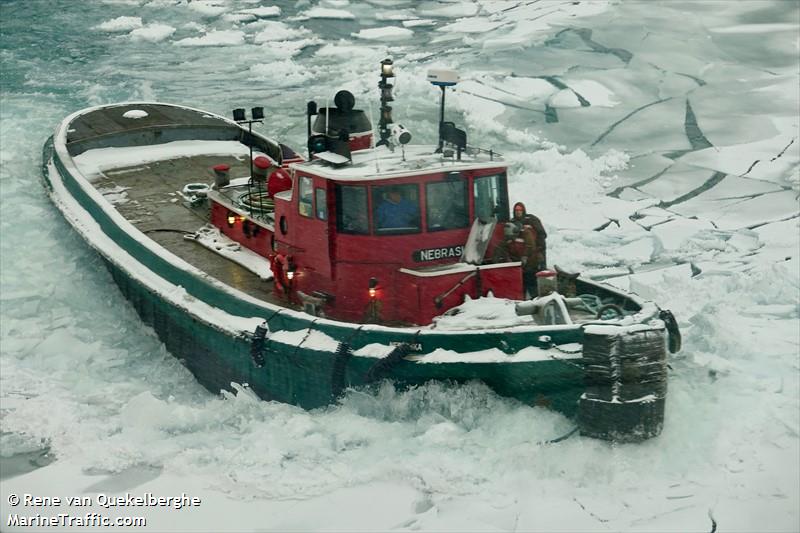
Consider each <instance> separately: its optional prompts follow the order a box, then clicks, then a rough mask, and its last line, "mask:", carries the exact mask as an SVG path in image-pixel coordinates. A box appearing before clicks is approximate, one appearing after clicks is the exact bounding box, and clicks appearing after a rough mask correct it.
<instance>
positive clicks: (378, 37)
mask: <svg viewBox="0 0 800 533" xmlns="http://www.w3.org/2000/svg"><path fill="white" fill-rule="evenodd" d="M351 35H352V36H353V37H355V38H357V39H364V40H367V41H405V40H407V39H410V38H411V37H413V35H414V31H413V30H410V29H408V28H400V27H399V26H386V27H384V28H366V29H363V30H360V31H358V32H357V33H353V34H351Z"/></svg>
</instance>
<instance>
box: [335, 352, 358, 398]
mask: <svg viewBox="0 0 800 533" xmlns="http://www.w3.org/2000/svg"><path fill="white" fill-rule="evenodd" d="M351 357H353V350H352V349H351V348H350V345H349V344H348V343H347V342H340V343H339V345H338V346H337V347H336V352H335V354H334V360H333V371H332V373H331V398H333V399H336V398H338V397H339V396H341V394H342V391H343V390H344V378H345V371H346V370H347V362H348V361H350V358H351Z"/></svg>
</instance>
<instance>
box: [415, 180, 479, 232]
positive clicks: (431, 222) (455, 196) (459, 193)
mask: <svg viewBox="0 0 800 533" xmlns="http://www.w3.org/2000/svg"><path fill="white" fill-rule="evenodd" d="M454 174H455V175H454V176H448V177H447V179H446V180H445V181H440V182H436V183H428V184H427V185H425V206H426V207H425V212H426V215H427V221H428V222H427V223H428V231H442V230H448V229H458V228H466V227H467V226H468V225H469V201H468V200H467V180H465V179H464V178H463V177H462V176H461V175H460V174H458V173H454Z"/></svg>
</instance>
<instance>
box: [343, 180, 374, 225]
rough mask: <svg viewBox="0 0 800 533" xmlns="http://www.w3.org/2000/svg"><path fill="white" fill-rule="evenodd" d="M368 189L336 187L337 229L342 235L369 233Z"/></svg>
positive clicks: (361, 187)
mask: <svg viewBox="0 0 800 533" xmlns="http://www.w3.org/2000/svg"><path fill="white" fill-rule="evenodd" d="M368 215H369V211H368V208H367V188H366V187H363V186H359V185H337V186H336V229H337V230H338V231H339V232H340V233H351V234H356V235H366V234H368V233H369V216H368Z"/></svg>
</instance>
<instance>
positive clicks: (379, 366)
mask: <svg viewBox="0 0 800 533" xmlns="http://www.w3.org/2000/svg"><path fill="white" fill-rule="evenodd" d="M409 353H411V346H409V344H408V343H407V342H404V343H401V344H398V345H397V346H396V347H395V349H394V350H392V352H391V353H390V354H389V355H387V356H386V357H384V358H382V359H379V360H377V361H376V362H375V364H373V365H372V366H371V367H370V368H369V370H367V373H366V374H365V375H364V381H366V382H367V383H372V382H373V381H377V380H379V379H380V378H382V377H384V376H385V375H386V374H388V373H390V372H391V371H392V369H394V367H396V366H397V365H398V364H399V363H400V361H402V360H403V358H404V357H405V356H407V355H408V354H409Z"/></svg>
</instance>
